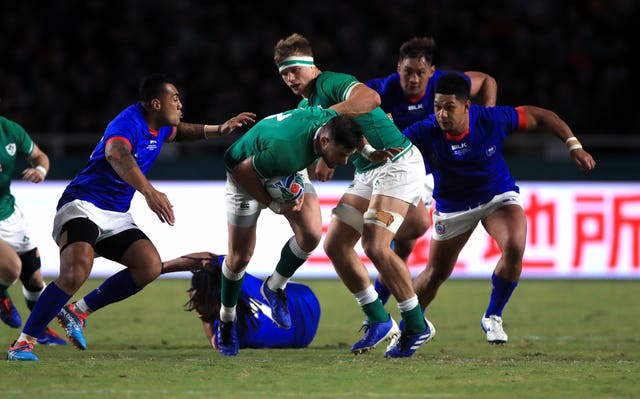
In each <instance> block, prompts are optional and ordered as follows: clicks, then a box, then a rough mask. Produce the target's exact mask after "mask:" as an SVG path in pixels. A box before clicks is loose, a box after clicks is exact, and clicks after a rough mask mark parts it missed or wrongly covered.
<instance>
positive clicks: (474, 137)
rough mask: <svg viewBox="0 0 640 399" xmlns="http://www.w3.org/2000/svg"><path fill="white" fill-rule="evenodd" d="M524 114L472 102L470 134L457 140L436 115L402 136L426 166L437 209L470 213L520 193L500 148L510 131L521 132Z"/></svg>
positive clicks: (524, 122) (406, 130)
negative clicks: (511, 193) (504, 195)
mask: <svg viewBox="0 0 640 399" xmlns="http://www.w3.org/2000/svg"><path fill="white" fill-rule="evenodd" d="M523 112H524V111H522V110H521V109H519V108H513V107H506V106H499V107H483V106H479V105H474V104H472V105H471V107H470V109H469V121H470V125H469V130H468V131H467V132H466V133H465V134H463V135H461V136H459V137H457V138H456V137H454V136H450V135H448V134H447V133H446V132H444V131H442V129H440V126H439V125H438V122H437V121H436V119H435V115H431V116H430V117H429V118H427V119H425V120H422V121H420V122H417V123H415V124H413V125H411V126H410V127H409V128H407V129H405V130H404V131H403V132H402V133H403V134H404V135H405V136H407V137H408V138H409V139H410V140H411V142H412V143H413V144H414V145H415V146H416V147H418V148H419V149H420V151H421V152H422V156H423V157H424V162H425V164H427V163H428V164H429V168H430V169H431V173H433V178H434V182H435V187H434V190H433V198H434V199H435V202H436V209H437V210H438V211H440V212H458V211H463V210H468V209H470V208H475V207H477V206H478V205H481V204H484V203H487V202H489V201H490V200H491V199H492V198H493V197H494V196H495V195H498V194H502V193H504V192H507V191H516V192H519V188H518V186H517V185H516V183H515V179H514V178H513V176H511V173H510V172H509V169H508V168H507V164H506V162H505V160H504V157H503V156H502V149H503V143H504V140H505V138H506V137H507V136H508V135H509V134H510V133H512V132H515V131H518V130H524V129H525V127H526V119H525V116H524V114H523Z"/></svg>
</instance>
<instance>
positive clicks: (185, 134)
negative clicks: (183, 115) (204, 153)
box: [175, 122, 204, 141]
mask: <svg viewBox="0 0 640 399" xmlns="http://www.w3.org/2000/svg"><path fill="white" fill-rule="evenodd" d="M177 129H178V132H177V134H176V138H175V141H190V140H201V139H203V138H204V125H202V124H197V123H185V122H180V124H179V125H178V127H177Z"/></svg>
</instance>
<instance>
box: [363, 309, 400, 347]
mask: <svg viewBox="0 0 640 399" xmlns="http://www.w3.org/2000/svg"><path fill="white" fill-rule="evenodd" d="M360 330H364V337H363V338H362V339H361V340H360V341H358V342H356V343H355V344H353V346H352V347H351V353H353V354H354V355H359V354H361V353H365V352H369V351H370V350H372V349H374V348H375V347H376V345H378V344H379V343H380V342H382V341H385V340H387V341H388V340H392V339H393V338H394V337H396V336H397V335H398V333H400V329H399V328H398V324H396V321H395V320H393V317H391V315H389V320H388V321H384V322H379V323H372V322H370V321H369V322H367V323H366V324H363V325H362V327H361V328H360Z"/></svg>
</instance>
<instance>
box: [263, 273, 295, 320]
mask: <svg viewBox="0 0 640 399" xmlns="http://www.w3.org/2000/svg"><path fill="white" fill-rule="evenodd" d="M267 281H269V277H267V279H266V280H264V282H263V283H262V286H260V293H261V294H262V296H263V297H264V299H265V300H266V301H267V302H268V303H269V306H270V307H271V317H272V318H273V321H274V322H275V323H276V324H277V325H278V327H280V328H284V329H285V330H288V329H290V328H291V315H290V314H289V308H288V306H287V294H286V293H285V292H284V290H283V289H280V288H278V289H277V290H275V291H271V290H270V289H269V286H268V285H267Z"/></svg>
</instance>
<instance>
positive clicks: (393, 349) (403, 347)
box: [384, 319, 436, 357]
mask: <svg viewBox="0 0 640 399" xmlns="http://www.w3.org/2000/svg"><path fill="white" fill-rule="evenodd" d="M424 321H425V322H427V328H426V329H425V330H424V331H423V332H421V333H418V334H408V333H406V332H405V331H402V332H401V333H400V338H398V339H396V340H393V341H391V343H390V344H389V346H388V347H387V351H386V352H385V354H384V357H410V356H412V355H413V354H414V353H415V351H416V350H418V348H419V347H421V346H422V345H424V344H426V343H427V342H429V341H431V340H432V339H433V337H435V335H436V328H435V327H434V326H433V324H432V323H431V322H430V321H429V320H427V319H424Z"/></svg>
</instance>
